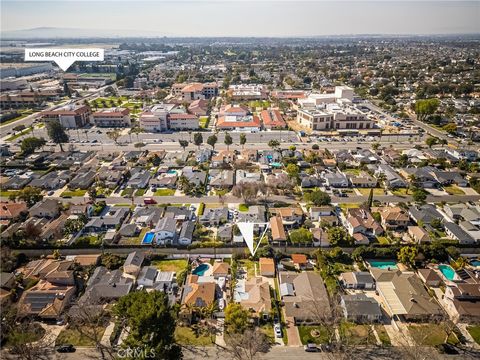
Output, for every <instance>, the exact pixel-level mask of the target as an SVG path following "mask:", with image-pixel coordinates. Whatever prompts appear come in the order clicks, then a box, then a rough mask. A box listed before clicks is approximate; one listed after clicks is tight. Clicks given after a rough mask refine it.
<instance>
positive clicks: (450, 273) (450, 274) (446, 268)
mask: <svg viewBox="0 0 480 360" xmlns="http://www.w3.org/2000/svg"><path fill="white" fill-rule="evenodd" d="M438 270H440V272H441V273H442V274H443V276H445V278H446V279H448V280H453V279H455V270H453V268H452V267H451V266H450V265H438Z"/></svg>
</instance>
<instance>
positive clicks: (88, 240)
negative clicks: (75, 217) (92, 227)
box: [76, 235, 101, 245]
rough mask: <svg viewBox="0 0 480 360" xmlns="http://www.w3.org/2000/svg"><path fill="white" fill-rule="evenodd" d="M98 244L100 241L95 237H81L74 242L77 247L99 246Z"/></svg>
mask: <svg viewBox="0 0 480 360" xmlns="http://www.w3.org/2000/svg"><path fill="white" fill-rule="evenodd" d="M100 243H101V241H100V239H99V238H98V236H95V235H87V236H81V237H79V238H78V239H77V241H76V244H77V245H100Z"/></svg>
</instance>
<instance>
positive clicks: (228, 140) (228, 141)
mask: <svg viewBox="0 0 480 360" xmlns="http://www.w3.org/2000/svg"><path fill="white" fill-rule="evenodd" d="M224 143H225V145H227V151H228V150H230V145H232V144H233V139H232V136H231V135H230V134H229V133H225V140H224Z"/></svg>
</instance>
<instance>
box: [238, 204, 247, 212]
mask: <svg viewBox="0 0 480 360" xmlns="http://www.w3.org/2000/svg"><path fill="white" fill-rule="evenodd" d="M248 209H249V207H248V205H247V204H240V205H239V206H238V210H239V211H241V212H246V211H248Z"/></svg>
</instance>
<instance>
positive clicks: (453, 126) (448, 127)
mask: <svg viewBox="0 0 480 360" xmlns="http://www.w3.org/2000/svg"><path fill="white" fill-rule="evenodd" d="M442 129H443V130H445V131H446V132H447V133H449V134H455V133H456V132H457V124H455V123H449V124H446V125H444V126H443V127H442Z"/></svg>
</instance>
